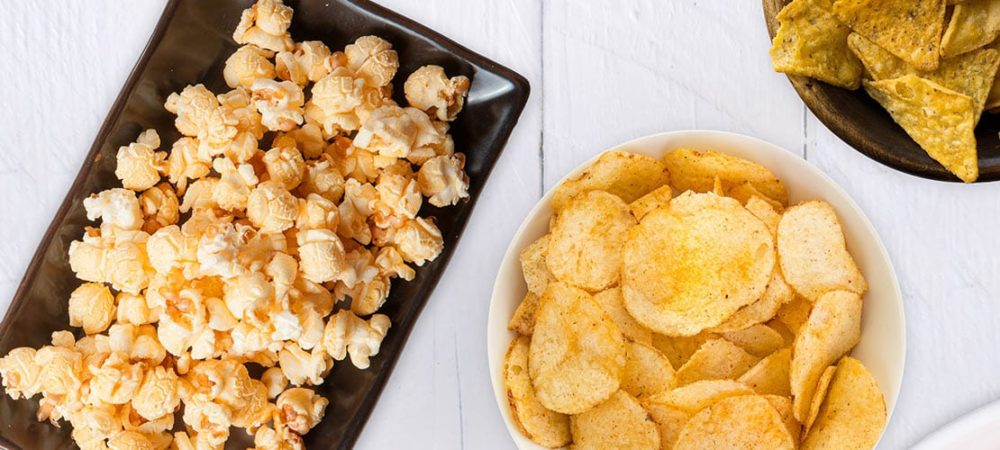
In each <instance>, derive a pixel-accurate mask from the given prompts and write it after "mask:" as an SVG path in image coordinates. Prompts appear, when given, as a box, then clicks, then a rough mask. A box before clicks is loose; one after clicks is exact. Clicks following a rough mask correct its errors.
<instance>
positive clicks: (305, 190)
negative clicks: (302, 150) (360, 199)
mask: <svg viewBox="0 0 1000 450" xmlns="http://www.w3.org/2000/svg"><path fill="white" fill-rule="evenodd" d="M299 193H300V194H301V195H303V196H306V197H308V196H309V195H310V194H316V195H320V196H322V197H323V198H325V199H327V200H329V201H331V202H339V201H340V199H341V197H342V196H343V195H344V175H343V174H341V173H340V172H339V171H338V170H337V169H336V168H334V167H333V165H332V163H331V162H330V161H329V160H328V159H320V160H318V161H309V162H308V163H306V172H305V179H304V180H303V182H302V184H301V185H299Z"/></svg>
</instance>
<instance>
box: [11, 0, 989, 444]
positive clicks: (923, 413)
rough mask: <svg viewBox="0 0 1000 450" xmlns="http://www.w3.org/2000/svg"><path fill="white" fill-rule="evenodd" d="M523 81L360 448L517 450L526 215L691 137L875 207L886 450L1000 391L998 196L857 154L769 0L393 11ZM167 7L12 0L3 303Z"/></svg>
mask: <svg viewBox="0 0 1000 450" xmlns="http://www.w3.org/2000/svg"><path fill="white" fill-rule="evenodd" d="M384 3H385V4H386V5H387V6H389V7H390V8H394V9H396V10H398V11H399V12H401V13H403V14H406V15H408V16H410V17H412V18H414V19H416V20H418V21H421V22H423V23H425V24H427V25H429V26H430V27H432V28H434V29H436V30H439V31H440V32H442V33H444V34H445V35H447V36H449V37H451V38H453V39H455V40H456V41H458V42H461V43H463V44H464V45H466V46H468V47H470V48H472V49H474V50H476V51H478V52H480V53H483V54H485V55H487V56H488V57H490V58H493V59H495V60H497V61H500V62H501V63H503V64H506V65H508V66H509V67H511V68H513V69H514V70H516V71H518V72H520V73H521V74H523V75H524V76H526V77H527V78H528V79H529V80H530V81H531V85H532V96H531V100H530V101H529V103H528V107H527V109H526V110H525V112H524V115H523V116H522V117H521V120H520V123H519V124H518V126H517V128H516V130H515V131H514V134H513V136H512V137H511V140H510V143H509V144H508V146H507V149H506V151H505V152H504V155H503V157H502V158H501V160H500V162H499V164H498V165H497V167H496V170H495V171H494V172H493V175H492V177H491V179H490V181H489V183H488V184H487V186H486V189H485V192H484V193H483V198H482V199H481V201H480V202H479V206H478V208H477V210H476V213H475V214H474V216H473V218H472V220H471V222H470V224H469V227H468V229H467V230H466V234H465V237H464V238H463V240H462V243H461V244H460V246H459V247H460V248H459V249H458V250H457V252H456V254H455V258H454V260H453V261H452V264H451V267H450V269H449V271H448V272H447V273H446V274H445V276H444V278H443V279H442V280H441V283H440V285H439V287H438V289H437V291H436V292H435V294H434V296H433V297H432V298H431V300H430V302H429V304H428V306H427V308H426V309H425V310H424V312H423V315H422V316H421V318H420V320H419V323H418V324H417V326H416V329H415V330H414V332H413V334H412V336H411V337H410V341H409V344H408V345H407V347H406V351H405V352H404V354H403V355H402V357H401V359H400V362H399V365H398V366H397V368H396V371H395V373H394V374H393V376H392V379H391V381H390V383H389V384H388V386H387V388H386V391H385V393H384V394H383V396H382V399H381V401H380V402H379V405H378V407H377V408H376V410H375V413H374V415H373V416H372V418H371V420H370V421H369V423H368V425H367V427H366V429H365V432H364V433H363V434H362V436H361V438H360V441H359V447H360V448H442V449H453V448H470V449H487V448H510V447H511V446H512V445H513V444H512V442H511V440H510V438H509V437H508V436H507V431H506V429H505V428H504V426H503V424H502V423H501V419H500V414H499V413H498V411H497V408H496V405H495V403H494V400H493V394H492V391H491V389H490V384H489V376H488V373H487V362H486V355H485V326H486V312H487V305H488V302H489V297H490V291H491V287H492V284H493V278H494V275H495V273H496V270H497V268H498V266H499V264H500V259H501V257H502V255H503V252H504V250H505V248H506V246H507V242H508V241H509V240H510V238H511V236H512V235H513V233H514V231H515V229H516V228H517V226H518V224H519V223H520V221H521V218H522V217H523V216H524V215H525V214H526V213H527V212H528V210H529V209H530V208H531V206H532V205H533V204H534V203H535V201H536V200H537V199H538V198H539V197H540V196H541V194H542V192H543V191H545V190H547V189H549V188H550V187H551V186H552V184H553V183H554V182H556V181H557V180H558V179H559V178H560V177H561V176H562V175H563V174H564V173H566V172H567V171H568V170H570V169H571V168H573V167H575V166H576V165H577V164H579V163H580V162H582V161H584V160H586V159H587V158H589V157H591V156H592V155H594V154H596V153H597V152H599V151H601V149H603V148H605V147H608V146H611V145H613V144H616V143H619V142H622V141H625V140H628V139H631V138H633V137H638V136H641V135H645V134H649V133H653V132H658V131H666V130H678V129H690V128H705V129H719V130H728V131H734V132H739V133H744V134H749V135H752V136H757V137H760V138H763V139H765V140H769V141H772V142H775V143H777V144H779V145H781V146H783V147H785V148H787V149H788V150H789V151H792V152H794V153H796V154H799V155H801V156H803V157H805V158H806V159H808V160H809V161H811V162H812V163H813V164H815V165H817V166H819V167H820V168H821V169H822V170H824V171H825V172H827V173H828V174H829V175H830V176H832V177H833V178H834V179H835V180H837V181H838V182H840V183H841V184H842V185H843V186H844V187H845V188H846V189H847V191H848V192H850V193H851V195H853V196H854V198H855V199H856V200H857V202H858V203H859V204H860V205H861V207H862V208H863V209H864V210H865V211H866V212H867V214H868V216H869V217H870V218H871V220H872V222H873V223H874V224H875V227H876V228H877V229H878V230H879V232H880V234H881V236H882V239H883V240H884V241H885V244H886V246H887V247H888V249H889V253H890V255H891V256H892V259H893V262H894V263H895V266H896V270H897V272H898V274H899V279H900V282H901V283H902V289H903V294H904V296H905V299H906V317H907V321H908V325H909V326H908V333H907V338H908V344H909V353H908V355H907V367H906V376H905V379H904V382H903V389H902V393H901V396H900V400H899V405H898V409H897V410H896V414H895V417H894V418H893V420H892V422H891V423H890V425H889V431H888V433H887V436H886V438H885V439H884V441H883V445H882V448H905V447H909V446H911V445H913V444H915V443H916V442H918V441H919V440H920V439H921V438H922V437H923V436H925V435H927V434H928V433H930V432H931V431H932V430H934V429H936V428H937V427H940V426H942V425H944V424H945V423H947V422H949V421H950V420H952V419H954V418H956V417H957V416H959V415H961V414H963V413H965V412H967V411H970V410H972V409H974V408H975V407H977V406H980V405H982V404H984V403H986V402H988V401H990V400H992V399H995V398H998V397H1000V376H998V374H1000V356H998V354H997V352H996V351H995V349H996V348H997V346H996V344H997V343H998V342H1000V327H998V326H997V321H996V317H1000V295H998V294H1000V258H998V257H997V252H1000V239H997V237H996V236H997V234H998V232H1000V230H998V228H1000V195H998V194H1000V185H997V184H983V185H975V186H962V185H957V184H945V183H939V182H933V181H927V180H923V179H919V178H914V177H911V176H908V175H904V174H901V173H899V172H896V171H893V170H891V169H888V168H886V167H883V166H881V165H879V164H877V163H875V162H873V161H871V160H869V159H867V158H865V157H864V156H862V155H860V154H859V153H857V152H855V151H854V150H852V149H851V148H850V147H848V146H847V145H846V144H844V143H843V142H841V141H840V140H839V139H838V138H837V137H835V136H834V135H833V134H831V133H830V132H829V131H828V130H827V129H826V128H825V127H824V126H823V125H822V124H821V123H819V122H818V121H817V120H816V119H815V118H814V117H813V116H812V114H810V113H809V112H808V111H807V110H806V109H805V107H804V106H803V105H802V103H801V102H800V101H799V99H798V97H797V96H796V95H795V93H794V91H793V90H792V88H791V86H790V85H789V84H788V82H787V81H786V80H785V77H784V76H782V75H779V74H775V73H773V72H772V71H771V68H770V64H769V61H768V57H767V49H768V47H769V42H768V37H767V33H766V31H765V28H764V23H763V18H762V13H761V8H760V5H759V3H758V2H757V1H755V0H743V1H739V2H732V1H709V0H700V1H699V0H672V1H669V2H668V1H656V0H627V1H625V0H587V1H586V2H583V1H573V0H544V1H543V0H508V1H503V2H501V1H496V0H421V1H408V0H384ZM163 4H164V0H90V1H86V2H83V1H72V2H68V1H64V0H3V1H2V2H0V43H2V48H3V50H4V53H5V54H4V57H3V62H2V63H0V67H2V68H3V69H4V70H3V73H4V77H3V79H2V80H0V99H3V107H2V108H0V255H2V256H3V257H2V258H0V311H5V310H6V308H7V305H8V303H9V301H10V298H11V297H12V296H13V294H14V290H15V288H16V286H17V283H18V282H19V280H20V278H21V275H22V274H23V272H24V270H25V268H26V267H27V265H28V261H29V259H30V257H31V255H32V253H33V252H34V249H35V246H36V245H37V244H38V242H39V239H40V238H41V237H42V234H43V232H44V230H45V228H46V227H47V226H48V223H49V221H50V220H51V218H52V216H53V215H54V214H55V211H56V209H57V207H58V205H59V203H60V202H61V201H62V199H63V196H64V195H65V193H66V191H67V190H68V188H69V185H70V183H71V181H72V179H73V177H74V175H75V174H76V172H77V170H78V169H79V166H80V165H81V163H82V160H83V157H84V155H85V153H86V151H87V149H88V147H89V146H90V143H91V141H92V140H93V138H94V136H95V135H96V133H97V130H98V127H99V126H100V124H101V122H102V121H103V120H104V117H105V114H106V113H107V111H108V109H109V107H110V106H111V104H112V102H113V101H114V98H115V96H116V95H117V93H118V90H119V89H120V88H121V86H122V84H123V83H124V81H125V78H126V76H127V75H128V73H129V70H130V69H131V68H132V65H133V64H134V63H135V61H136V60H137V58H138V56H139V54H140V52H141V50H142V48H143V46H144V45H145V43H146V40H147V39H148V37H149V34H150V32H151V31H152V29H153V25H154V23H155V22H156V20H157V18H158V17H159V14H160V11H161V10H162V7H163Z"/></svg>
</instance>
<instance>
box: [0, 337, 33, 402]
mask: <svg viewBox="0 0 1000 450" xmlns="http://www.w3.org/2000/svg"><path fill="white" fill-rule="evenodd" d="M40 370H41V367H39V366H38V364H36V363H35V349H33V348H30V347H18V348H15V349H13V350H11V351H10V352H9V353H7V356H4V357H3V358H0V379H2V381H3V387H4V390H5V391H6V392H7V394H8V395H10V397H11V398H12V399H14V400H18V399H20V398H21V397H24V398H31V397H34V396H35V394H37V393H38V390H39V388H40V386H39V383H40Z"/></svg>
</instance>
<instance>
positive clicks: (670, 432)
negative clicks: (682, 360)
mask: <svg viewBox="0 0 1000 450" xmlns="http://www.w3.org/2000/svg"><path fill="white" fill-rule="evenodd" d="M750 394H753V391H751V390H750V389H749V388H748V387H746V386H744V385H742V384H740V383H737V382H735V381H732V380H706V381H697V382H694V383H691V384H689V385H687V386H683V387H679V388H677V389H674V390H671V391H666V392H661V393H659V394H656V395H653V396H650V397H647V398H644V399H640V401H641V402H642V406H643V407H644V408H646V411H649V415H650V416H651V417H652V418H653V421H654V422H656V427H657V429H658V430H659V431H660V448H664V449H671V448H673V446H674V443H675V442H676V441H677V436H678V435H680V432H681V429H683V428H684V424H685V423H687V421H688V419H689V418H690V417H691V416H692V415H694V414H696V413H697V412H698V411H701V410H702V409H705V408H707V407H709V406H712V405H713V404H715V402H718V401H719V400H722V399H724V398H729V397H734V396H738V395H750Z"/></svg>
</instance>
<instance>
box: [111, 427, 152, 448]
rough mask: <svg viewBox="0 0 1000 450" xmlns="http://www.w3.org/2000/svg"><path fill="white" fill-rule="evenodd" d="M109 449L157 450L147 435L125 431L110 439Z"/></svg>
mask: <svg viewBox="0 0 1000 450" xmlns="http://www.w3.org/2000/svg"><path fill="white" fill-rule="evenodd" d="M108 448H109V449H111V450H155V447H154V446H153V443H152V442H150V440H149V439H148V438H147V437H146V436H145V435H143V434H142V433H137V432H135V431H123V432H121V433H118V434H116V435H115V436H114V437H112V438H111V439H108Z"/></svg>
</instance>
